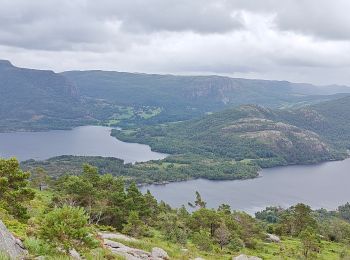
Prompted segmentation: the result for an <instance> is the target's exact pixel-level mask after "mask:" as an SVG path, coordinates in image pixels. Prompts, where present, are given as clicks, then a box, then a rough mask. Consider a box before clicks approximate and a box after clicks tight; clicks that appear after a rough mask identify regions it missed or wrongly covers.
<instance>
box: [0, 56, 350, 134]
mask: <svg viewBox="0 0 350 260" xmlns="http://www.w3.org/2000/svg"><path fill="white" fill-rule="evenodd" d="M333 89H336V91H335V90H333ZM337 91H342V92H349V89H348V88H347V87H336V88H333V87H317V86H313V85H310V84H295V83H290V82H287V81H268V80H248V79H235V78H229V77H221V76H175V75H156V74H141V73H124V72H106V71H70V72H64V73H55V72H53V71H48V70H35V69H25V68H18V67H15V66H13V65H12V64H11V63H10V62H9V61H6V60H0V131H11V130H22V129H25V130H43V129H62V128H70V127H74V126H77V125H84V124H96V123H99V124H107V125H111V126H122V127H124V128H125V127H133V126H142V125H151V124H157V123H164V122H165V123H166V122H172V121H182V120H187V119H193V118H196V117H200V116H202V115H204V114H209V113H212V112H216V111H220V110H224V109H227V108H230V107H237V106H239V105H242V104H258V105H263V106H266V107H270V108H277V107H279V108H281V107H283V108H289V107H294V108H295V107H302V106H305V105H308V104H315V103H318V102H321V101H326V100H332V99H335V98H339V97H343V96H345V95H348V94H344V93H343V94H334V93H335V92H337ZM316 93H317V95H315V94H316ZM321 94H322V95H321Z"/></svg>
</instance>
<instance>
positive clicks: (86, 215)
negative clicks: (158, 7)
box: [0, 158, 350, 259]
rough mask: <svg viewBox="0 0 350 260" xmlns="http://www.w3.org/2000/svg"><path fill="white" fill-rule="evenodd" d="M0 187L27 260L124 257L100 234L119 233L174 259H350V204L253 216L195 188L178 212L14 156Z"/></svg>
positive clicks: (85, 172) (6, 162)
mask: <svg viewBox="0 0 350 260" xmlns="http://www.w3.org/2000/svg"><path fill="white" fill-rule="evenodd" d="M0 185H1V189H0V219H1V220H2V221H3V222H4V224H5V225H6V226H7V228H8V229H9V230H10V231H11V232H13V233H14V234H15V236H16V237H18V238H20V239H21V240H22V241H23V244H24V246H25V248H26V249H27V250H28V252H29V253H28V254H29V255H28V258H29V259H34V258H35V257H38V256H44V257H47V258H45V259H69V257H70V256H69V254H70V253H69V252H71V250H73V249H74V250H75V251H77V252H78V253H79V254H80V255H81V256H83V257H84V258H86V259H123V257H121V256H118V255H116V254H114V253H112V252H111V251H110V250H109V249H108V248H106V245H105V244H104V242H103V241H104V240H102V239H101V232H102V233H103V232H112V233H113V234H120V233H121V234H124V235H127V236H129V238H130V237H131V238H133V239H129V240H127V241H121V240H120V238H119V239H118V238H114V241H116V242H120V243H124V244H127V245H128V246H130V247H134V248H138V249H142V250H146V251H147V250H148V251H149V250H150V249H151V248H152V247H160V248H162V249H164V250H165V251H166V252H167V253H168V256H169V258H170V259H194V258H196V257H202V258H204V259H229V258H230V257H231V258H232V257H233V256H237V255H240V254H246V255H253V256H257V257H260V258H262V259H281V258H282V259H315V258H317V259H348V257H350V250H349V242H350V204H349V203H346V204H345V205H341V206H339V207H338V209H337V210H334V211H328V210H325V209H319V210H313V209H311V208H310V207H309V206H307V205H305V204H302V203H299V204H297V205H294V206H291V207H290V208H287V209H284V208H281V207H275V206H272V207H268V208H266V209H265V210H262V211H260V212H257V213H256V214H255V216H251V215H249V214H247V213H244V212H240V211H236V210H235V209H231V208H230V206H228V205H225V204H222V205H221V206H219V207H218V208H217V209H211V208H208V207H207V206H206V202H205V198H202V197H201V195H200V194H199V193H198V192H196V194H194V200H193V201H192V202H188V205H183V206H182V207H180V208H177V209H175V208H171V207H170V206H169V205H167V204H166V203H165V202H163V201H161V202H158V201H157V200H156V199H155V198H154V197H153V196H152V194H151V193H150V192H146V193H144V194H143V193H141V192H140V191H139V190H138V188H137V186H136V184H135V182H129V183H128V184H126V182H125V180H124V179H123V178H122V177H115V176H113V175H111V174H103V175H101V174H99V170H98V169H97V168H96V167H93V166H91V165H88V164H84V166H83V169H82V174H81V175H62V176H60V177H58V178H56V179H53V178H51V177H50V176H49V174H48V173H47V172H46V171H45V170H43V169H42V168H37V169H34V170H33V171H32V173H30V172H26V171H23V170H22V169H21V167H20V164H19V162H18V161H17V160H16V159H14V158H13V159H1V160H0ZM0 258H1V259H7V257H6V254H5V253H2V254H1V257H0Z"/></svg>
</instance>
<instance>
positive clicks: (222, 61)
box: [0, 0, 350, 84]
mask: <svg viewBox="0 0 350 260" xmlns="http://www.w3.org/2000/svg"><path fill="white" fill-rule="evenodd" d="M349 4H350V2H349V1H347V0H335V1H330V0H307V1H301V0H283V1H282V0H264V1H260V0H205V1H203V0H190V1H189V0H177V1H176V0H99V1H94V0H35V1H28V0H2V1H1V8H0V57H1V58H7V59H10V60H12V61H13V62H14V63H15V64H17V65H19V66H28V67H35V68H49V69H54V70H57V71H62V70H69V69H107V70H121V71H140V72H152V73H179V74H191V73H197V74H198V73H203V74H225V75H233V76H240V77H250V78H252V77H253V78H254V77H257V78H270V79H274V78H276V79H286V80H291V81H307V82H316V83H319V82H323V81H325V82H327V84H329V83H339V84H350V78H348V77H347V76H344V75H345V74H344V75H340V71H342V72H347V75H350V16H348V14H347V11H348V10H349ZM314 71H317V73H316V72H314Z"/></svg>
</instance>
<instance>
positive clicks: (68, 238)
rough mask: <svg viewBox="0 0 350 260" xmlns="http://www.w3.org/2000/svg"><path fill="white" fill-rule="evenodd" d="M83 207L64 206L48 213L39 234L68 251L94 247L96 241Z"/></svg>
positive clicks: (42, 221)
mask: <svg viewBox="0 0 350 260" xmlns="http://www.w3.org/2000/svg"><path fill="white" fill-rule="evenodd" d="M88 218H89V217H88V216H87V215H86V213H85V211H84V210H83V209H82V208H75V207H71V206H63V207H62V208H56V209H54V210H52V211H51V212H49V213H47V214H46V215H45V216H44V217H43V219H42V220H41V223H40V231H39V236H40V237H41V238H42V239H44V240H45V241H49V242H50V243H51V244H53V245H55V246H60V247H62V248H63V249H64V250H66V251H67V252H68V251H69V249H72V248H75V249H79V248H84V247H93V246H95V245H96V241H95V240H94V239H93V237H92V230H91V229H90V228H89V226H88Z"/></svg>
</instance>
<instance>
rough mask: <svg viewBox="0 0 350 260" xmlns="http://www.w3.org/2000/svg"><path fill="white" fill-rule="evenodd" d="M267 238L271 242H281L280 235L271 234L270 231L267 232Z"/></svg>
mask: <svg viewBox="0 0 350 260" xmlns="http://www.w3.org/2000/svg"><path fill="white" fill-rule="evenodd" d="M266 240H267V241H269V242H274V243H279V242H281V239H280V238H279V237H278V236H276V235H274V234H269V233H268V234H267V238H266Z"/></svg>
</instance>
